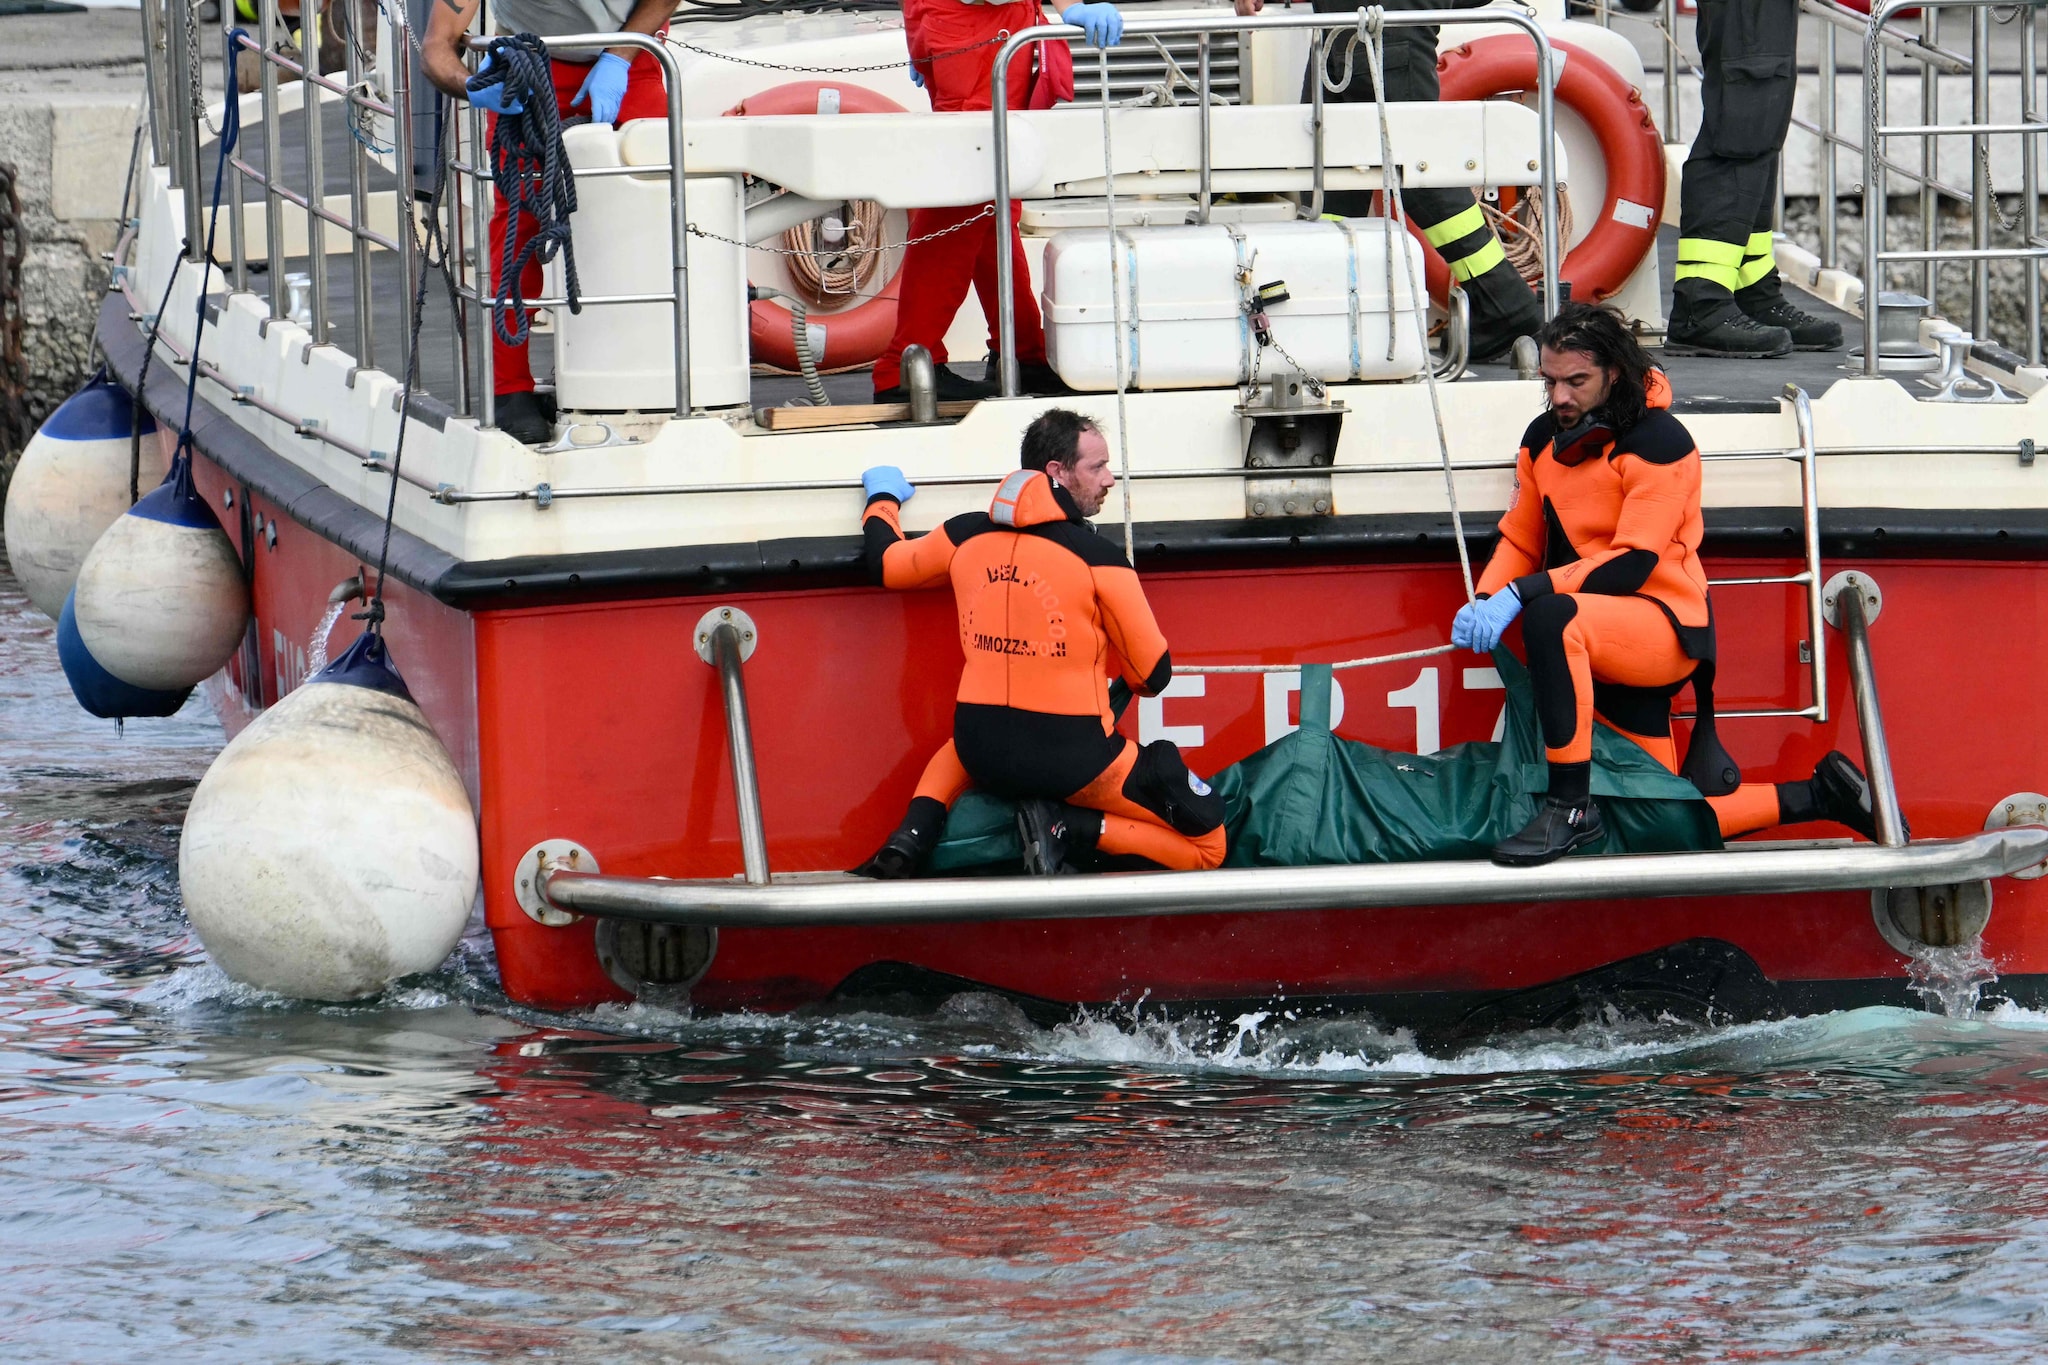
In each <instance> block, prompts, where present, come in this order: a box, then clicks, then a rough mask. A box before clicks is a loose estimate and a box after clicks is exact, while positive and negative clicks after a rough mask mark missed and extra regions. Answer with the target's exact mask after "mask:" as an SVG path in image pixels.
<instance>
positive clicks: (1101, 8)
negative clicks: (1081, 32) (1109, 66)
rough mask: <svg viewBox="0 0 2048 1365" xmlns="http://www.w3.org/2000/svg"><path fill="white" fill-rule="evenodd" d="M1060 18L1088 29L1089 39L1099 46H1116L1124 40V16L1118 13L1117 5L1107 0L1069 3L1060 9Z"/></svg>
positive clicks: (1062, 20)
mask: <svg viewBox="0 0 2048 1365" xmlns="http://www.w3.org/2000/svg"><path fill="white" fill-rule="evenodd" d="M1060 20H1061V22H1063V23H1068V24H1072V25H1073V26H1074V27H1075V28H1079V29H1086V30H1087V32H1088V41H1089V42H1091V43H1093V44H1094V45H1095V46H1097V47H1115V46H1116V45H1117V44H1118V43H1120V42H1122V41H1123V36H1124V17H1123V15H1121V14H1118V13H1117V10H1116V6H1115V5H1112V4H1108V3H1106V2H1105V0H1086V3H1084V4H1079V5H1069V6H1067V8H1065V9H1064V10H1061V11H1060Z"/></svg>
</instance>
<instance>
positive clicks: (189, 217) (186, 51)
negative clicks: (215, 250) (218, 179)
mask: <svg viewBox="0 0 2048 1365" xmlns="http://www.w3.org/2000/svg"><path fill="white" fill-rule="evenodd" d="M169 17H170V51H169V54H168V56H169V61H168V62H167V63H166V65H168V66H169V68H170V70H169V71H167V72H166V73H165V76H166V78H167V80H168V81H169V83H170V90H171V120H172V123H173V125H174V126H173V127H172V129H171V148H172V153H173V154H172V157H171V184H172V185H173V186H175V187H177V188H178V189H179V190H180V191H181V192H182V195H181V197H182V198H183V200H184V204H185V259H186V260H188V261H193V262H199V261H203V260H204V259H205V258H206V236H205V230H204V227H203V223H204V219H205V215H204V214H203V213H202V212H201V210H200V207H199V199H200V195H201V194H202V193H203V190H202V188H201V184H200V177H199V116H200V110H199V107H198V105H197V104H196V103H195V102H194V101H195V100H198V99H203V98H205V96H204V94H203V93H201V92H197V91H194V90H193V89H192V11H191V10H190V9H188V8H186V6H185V5H183V4H182V3H180V4H173V5H171V6H170V9H169ZM199 292H200V293H201V294H204V293H205V292H206V280H205V279H204V278H203V277H202V278H201V280H200V282H199Z"/></svg>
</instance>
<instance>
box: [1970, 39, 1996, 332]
mask: <svg viewBox="0 0 2048 1365" xmlns="http://www.w3.org/2000/svg"><path fill="white" fill-rule="evenodd" d="M1970 122H1972V123H1989V122H1991V10H1990V8H1989V7H1988V6H1985V5H1977V6H1974V7H1973V8H1972V9H1971V10H1970ZM1970 184H1971V185H1972V186H1974V188H1973V189H1972V191H1971V193H1970V245H1971V246H1972V247H1973V248H1975V249H1976V250H1978V251H1988V250H1990V248H1991V210H1992V206H1993V204H1994V203H1995V201H1994V200H1993V198H1992V194H1991V138H1990V136H1989V135H1988V134H1985V133H1978V134H1975V135H1974V136H1972V137H1971V138H1970ZM1970 332H1971V335H1973V336H1975V337H1976V338H1977V339H1978V340H1979V341H1989V340H1990V339H1991V262H1989V261H1988V260H1982V259H1979V260H1975V261H1972V262H1971V263H1970Z"/></svg>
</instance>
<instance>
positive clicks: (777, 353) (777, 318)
mask: <svg viewBox="0 0 2048 1365" xmlns="http://www.w3.org/2000/svg"><path fill="white" fill-rule="evenodd" d="M821 90H836V91H838V92H839V112H840V113H842V114H903V113H908V112H909V111H908V110H907V109H905V108H904V107H903V106H902V105H900V104H898V103H896V101H894V100H892V99H890V98H888V97H887V96H886V95H878V94H876V93H875V92H874V91H872V90H870V89H868V88H867V87H866V86H864V85H848V84H846V83H845V82H843V81H792V82H790V83H789V84H788V85H777V86H772V87H770V88H769V89H767V90H762V91H758V92H756V93H755V94H752V95H749V96H747V97H746V98H745V99H743V100H741V101H740V102H739V103H738V104H735V105H734V106H733V107H732V108H730V109H728V110H726V111H725V112H726V116H727V117H728V118H731V117H745V116H753V117H756V118H759V117H763V116H767V115H773V114H815V113H817V112H818V92H819V91H821ZM901 274H902V272H901V271H898V272H897V274H896V275H893V276H891V277H890V278H889V282H888V283H887V284H885V285H883V286H882V289H881V291H880V292H879V293H877V294H876V295H875V296H874V297H873V298H869V299H863V300H861V301H860V302H859V303H857V304H855V305H854V306H853V307H851V308H848V309H845V310H843V311H841V312H837V313H813V314H811V315H810V316H811V325H812V326H813V327H814V328H815V329H817V330H818V331H822V332H823V333H824V334H825V346H824V350H823V353H822V354H820V355H818V356H815V357H813V358H814V359H815V360H816V361H817V363H818V368H819V369H821V370H838V369H845V368H847V367H848V366H854V365H867V364H871V363H872V362H873V361H874V359H875V357H876V356H878V355H880V354H881V353H882V351H883V349H884V348H886V347H887V346H888V344H889V338H890V337H892V336H894V335H895V334H896V288H897V281H898V280H899V279H900V277H901ZM747 313H748V317H747V337H748V340H749V341H750V342H751V344H752V350H753V356H754V359H755V360H757V361H759V362H760V363H761V364H764V365H773V366H775V367H776V368H777V369H781V370H794V369H796V368H797V358H796V341H795V339H794V338H793V337H792V336H791V335H790V315H789V309H788V308H786V307H784V306H783V305H782V304H780V303H777V302H776V301H775V300H774V299H756V300H755V301H754V302H753V303H752V304H751V305H750V306H749V307H748V310H747Z"/></svg>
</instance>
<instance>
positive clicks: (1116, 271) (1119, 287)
mask: <svg viewBox="0 0 2048 1365" xmlns="http://www.w3.org/2000/svg"><path fill="white" fill-rule="evenodd" d="M1095 60H1096V64H1097V66H1098V68H1099V69H1100V71H1101V73H1102V207H1103V214H1104V216H1105V217H1106V218H1107V219H1108V223H1109V295H1110V297H1109V308H1110V325H1111V327H1112V328H1113V329H1114V330H1115V333H1116V337H1115V343H1116V446H1117V456H1118V463H1119V466H1120V471H1119V473H1118V478H1119V479H1120V480H1121V481H1122V483H1123V487H1122V488H1121V489H1120V490H1118V491H1119V492H1120V494H1121V495H1122V498H1123V505H1124V558H1125V560H1127V561H1129V563H1130V564H1131V566H1132V567H1133V568H1136V567H1137V563H1138V552H1137V542H1136V538H1135V536H1134V534H1133V532H1132V529H1131V435H1130V432H1131V428H1130V424H1129V423H1128V422H1126V421H1125V420H1124V390H1125V389H1126V388H1128V387H1129V385H1130V376H1129V375H1128V373H1126V370H1125V365H1124V269H1123V252H1122V251H1120V250H1119V249H1118V248H1117V239H1116V236H1117V234H1116V161H1115V159H1114V158H1113V157H1112V155H1111V147H1110V140H1109V49H1108V48H1106V47H1099V48H1097V49H1095Z"/></svg>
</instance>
